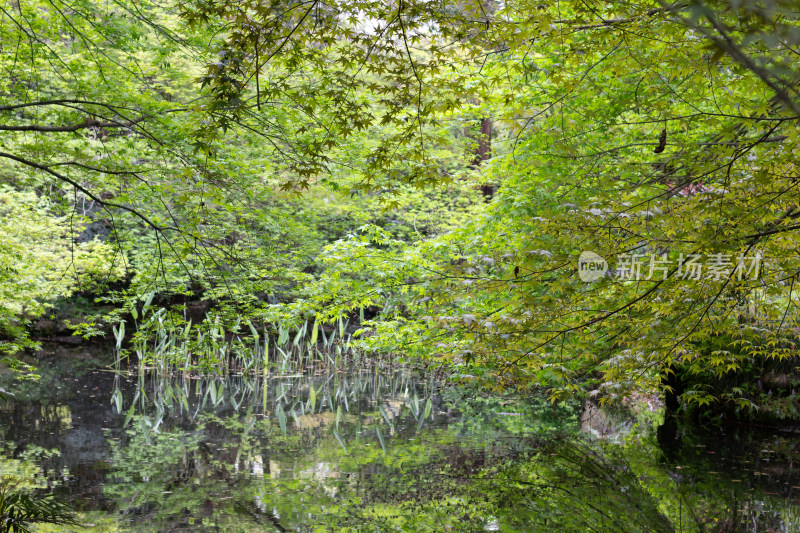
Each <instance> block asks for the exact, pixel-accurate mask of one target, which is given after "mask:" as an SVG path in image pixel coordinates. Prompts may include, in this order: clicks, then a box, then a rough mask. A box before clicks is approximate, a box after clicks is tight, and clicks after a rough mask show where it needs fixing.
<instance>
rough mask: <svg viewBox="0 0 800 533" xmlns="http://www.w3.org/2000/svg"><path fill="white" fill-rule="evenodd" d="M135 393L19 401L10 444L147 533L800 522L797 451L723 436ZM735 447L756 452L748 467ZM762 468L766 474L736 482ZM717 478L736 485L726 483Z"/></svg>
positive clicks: (343, 390) (350, 398) (391, 389)
mask: <svg viewBox="0 0 800 533" xmlns="http://www.w3.org/2000/svg"><path fill="white" fill-rule="evenodd" d="M212 383H213V385H212ZM113 384H114V380H113V376H110V375H107V374H102V375H101V376H99V377H98V376H94V377H92V378H90V379H87V381H81V382H76V384H75V387H76V390H78V391H85V390H89V391H92V394H96V395H97V396H98V397H102V398H108V391H110V390H112V388H113ZM119 386H120V387H121V389H120V390H121V395H122V398H121V399H122V405H123V409H122V412H121V413H117V412H116V407H112V406H111V404H109V403H108V402H107V401H98V400H97V398H90V397H87V396H86V395H85V394H84V395H81V396H79V397H78V398H77V399H74V400H70V401H68V402H67V403H66V404H62V405H47V406H43V405H41V404H38V403H37V404H21V403H20V404H16V405H12V406H8V407H6V408H4V409H3V410H2V413H0V417H2V421H3V425H2V427H0V432H2V435H3V437H4V438H5V439H6V440H7V441H8V440H13V441H14V442H16V443H17V449H16V450H12V451H11V452H12V453H18V451H19V450H22V449H24V448H26V447H27V446H29V445H34V444H35V445H41V446H43V447H46V448H48V449H60V450H62V455H61V456H58V457H51V458H47V459H42V460H41V461H40V464H42V465H46V466H47V468H48V469H50V470H49V471H50V472H51V473H53V478H57V477H58V475H56V473H63V472H67V471H68V472H69V474H70V475H71V476H72V477H70V478H69V480H68V481H63V480H62V481H60V482H61V483H62V484H63V485H62V489H61V490H62V494H64V495H67V494H69V497H70V498H71V499H72V502H73V503H75V504H76V505H77V506H78V507H79V508H81V509H102V510H105V511H110V512H116V513H117V517H118V520H119V522H120V525H121V526H124V527H126V528H130V529H132V530H136V531H202V530H204V529H205V530H213V529H215V528H217V529H221V530H226V531H275V530H278V531H279V530H281V528H283V529H285V530H290V531H291V530H301V531H302V530H306V529H309V528H312V527H314V526H319V527H328V528H334V529H335V528H344V527H352V528H353V529H354V530H363V529H364V528H367V529H369V530H370V531H374V530H375V528H376V527H378V528H380V529H381V530H384V529H398V528H399V529H401V530H406V531H440V530H442V529H443V528H444V527H445V526H446V527H451V528H452V530H454V531H484V530H486V529H487V528H490V529H491V528H493V527H497V528H499V530H502V531H554V530H558V531H581V532H583V531H672V530H676V531H700V530H701V529H700V527H699V526H697V523H698V522H699V523H701V524H704V526H703V527H706V530H708V531H720V532H721V531H768V530H769V529H770V528H772V529H776V530H780V529H779V526H780V527H784V529H785V527H786V524H792V523H797V522H796V521H794V522H792V520H793V519H792V516H793V513H795V512H796V509H795V507H792V506H791V504H789V503H788V500H786V501H784V502H783V503H782V502H781V500H780V499H775V498H773V499H770V498H769V496H766V494H767V493H769V492H776V490H775V483H779V484H781V486H782V487H783V486H785V485H784V484H788V483H791V480H792V479H796V476H795V475H794V469H793V466H792V458H793V457H796V456H797V450H796V446H795V445H790V446H783V447H781V446H779V445H777V444H775V442H777V441H775V439H773V441H771V442H772V443H773V444H769V447H770V448H772V451H771V452H770V453H768V454H764V453H761V455H758V453H756V451H758V450H757V449H759V447H761V448H760V449H762V450H763V449H764V447H765V446H767V445H765V443H766V442H767V440H765V439H761V440H753V441H752V442H751V443H749V444H748V445H747V447H743V442H744V441H742V440H741V439H739V440H737V439H736V438H728V439H727V440H726V439H720V438H719V437H714V438H712V439H710V440H713V441H718V446H719V448H717V449H716V450H711V449H710V448H701V447H700V445H701V444H702V443H704V442H706V441H707V440H709V439H707V438H706V439H701V438H700V437H697V436H695V435H693V434H690V433H687V432H686V431H685V430H683V431H682V432H681V435H682V440H681V442H680V446H679V447H678V448H676V449H673V450H671V452H670V454H667V453H664V450H662V449H660V448H659V445H658V443H657V441H656V440H655V438H653V439H652V440H649V439H648V438H638V440H634V441H631V442H630V443H627V444H626V443H624V441H622V440H619V439H618V442H617V443H616V444H615V443H611V442H609V441H608V440H606V439H598V440H591V441H588V440H584V439H585V437H577V436H575V434H576V433H577V432H578V430H579V428H580V427H581V425H582V424H583V425H584V426H586V425H587V424H589V425H590V426H591V427H592V428H595V429H597V428H596V426H597V424H596V423H591V424H590V423H589V422H590V421H588V419H587V416H588V415H587V414H586V413H583V415H584V416H581V412H582V411H581V409H580V408H579V407H578V406H572V407H570V406H550V405H549V404H548V402H546V401H545V400H537V399H535V398H530V399H524V400H523V399H519V398H518V399H516V400H513V401H511V400H509V399H500V398H493V397H486V396H476V395H471V394H469V393H468V392H465V391H464V390H461V389H456V390H454V389H442V390H440V389H437V388H435V387H433V386H432V385H431V384H430V383H428V382H426V381H424V380H416V379H413V378H412V377H410V376H409V375H407V374H406V375H404V374H402V373H394V374H383V375H375V374H355V375H350V376H341V375H339V376H336V375H333V376H324V377H314V378H310V377H306V376H295V377H291V378H285V379H283V380H278V379H273V380H267V381H266V384H265V380H264V379H262V378H259V379H257V380H253V379H252V378H251V379H244V378H235V379H229V380H226V381H224V382H222V381H221V380H211V379H206V380H180V379H177V380H169V379H161V380H154V381H151V380H146V381H144V382H138V383H137V382H136V381H131V382H126V381H125V380H124V379H123V380H120V381H119ZM86 387H88V389H87V388H86ZM95 387H98V388H99V389H100V391H95V390H94V388H95ZM212 387H213V392H212ZM312 390H313V391H314V393H313V396H314V399H313V401H312ZM137 394H138V397H137V398H136V401H135V403H134V401H133V400H134V397H136V396H137ZM428 399H430V402H428ZM112 401H115V400H114V399H113V398H112ZM312 404H313V405H312ZM132 405H133V406H134V410H133V411H132V412H130V411H129V410H130V407H131V406H132ZM279 405H280V406H281V408H282V409H283V410H284V412H285V415H286V420H285V422H286V428H285V429H286V432H285V435H284V431H283V430H282V427H281V424H280V423H279V421H278V416H277V407H278V406H279ZM428 405H430V411H429V415H426V414H425V413H426V410H427V409H426V406H428ZM129 413H132V414H130V417H129V416H128V414H129ZM594 414H595V415H597V413H594ZM616 416H617V414H608V413H604V414H603V417H602V420H601V422H602V424H601V425H602V427H603V428H607V427H612V426H613V427H614V428H623V429H626V430H627V429H628V425H629V424H628V422H625V421H624V420H623V418H616ZM128 418H129V419H128ZM126 419H128V420H127V424H126V426H125V428H124V430H123V429H122V425H123V423H124V422H125V420H126ZM420 420H422V424H421V423H420ZM598 423H599V422H598ZM597 427H599V426H597ZM104 428H109V429H104ZM334 430H336V431H337V434H338V437H340V438H341V439H342V443H343V444H344V445H346V447H347V453H345V452H344V449H343V446H342V443H340V442H339V440H338V439H337V437H336V436H335V435H334V433H333V431H334ZM379 432H380V435H381V437H379ZM565 432H567V433H570V432H571V434H572V435H573V436H571V437H570V436H565ZM600 433H608V431H602V432H600ZM611 433H612V434H617V433H618V432H616V431H614V432H611ZM623 433H624V432H623ZM520 435H523V436H520ZM558 435H561V436H558ZM621 435H622V434H621V433H619V434H618V435H617V436H618V437H620V438H621ZM751 435H752V433H751ZM12 436H13V439H10V437H12ZM728 437H730V436H728ZM630 438H631V439H633V437H630ZM737 446H738V447H739V449H738V455H739V456H741V455H742V454H743V453H751V452H752V453H756V455H757V457H753V458H751V459H742V458H741V457H740V458H739V459H737V458H736V456H737V453H736V452H737ZM384 450H385V451H384ZM745 450H746V451H745ZM709 451H716V453H715V454H712V453H708V452H709ZM759 453H760V452H759ZM720 456H725V457H728V459H727V461H728V462H727V463H726V464H725V465H724V466H720V465H719V464H718V461H717V462H715V460H716V458H718V457H720ZM746 460H751V462H752V468H753V470H758V471H759V475H758V476H756V475H755V474H753V475H752V476H751V477H744V476H742V477H743V479H742V480H741V481H740V482H738V483H734V482H732V481H731V477H732V476H740V474H741V469H739V470H737V461H739V462H744V461H746ZM687 465H690V466H691V468H687ZM715 470H720V471H722V472H723V474H721V475H720V476H719V477H717V478H710V477H709V475H708V472H709V471H715ZM726 471H727V472H729V473H728V474H725V473H724V472H726ZM761 474H770V475H774V477H773V478H772V480H771V479H770V476H768V475H761ZM734 479H735V478H734ZM739 487H741V488H740V489H739ZM750 489H753V490H752V491H751V490H750ZM780 496H781V497H786V498H788V497H791V491H790V490H789V489H788V488H786V490H785V491H784V492H781V493H780ZM737 499H738V500H737ZM715 518H716V519H717V520H716V521H715V520H714V519H715ZM744 523H750V524H756V525H754V526H752V527H751V528H750V529H746V528H744V526H743V524H744ZM203 524H205V525H203Z"/></svg>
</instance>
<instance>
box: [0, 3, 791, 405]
mask: <svg viewBox="0 0 800 533" xmlns="http://www.w3.org/2000/svg"><path fill="white" fill-rule="evenodd" d="M795 8H796V6H794V3H793V2H788V1H783V2H782V1H773V2H756V1H753V2H748V1H744V2H743V1H740V0H731V1H709V2H694V1H690V2H674V3H670V2H660V1H654V2H614V3H608V2H599V1H594V0H580V1H578V0H575V1H572V0H567V1H563V2H556V3H544V4H543V3H540V2H530V1H528V0H511V1H507V2H502V3H500V2H491V1H485V2H477V1H476V2H473V1H469V0H462V1H459V2H444V1H439V0H433V1H413V0H412V1H406V0H400V1H399V2H389V3H386V2H373V1H368V0H367V1H360V0H342V1H336V2H322V1H318V0H313V1H303V2H294V1H291V2H286V1H283V2H261V1H255V0H243V1H239V0H224V1H215V2H211V1H199V0H198V1H184V2H171V1H167V2H157V1H151V0H148V1H145V2H141V1H132V0H131V1H128V0H114V1H112V2H105V3H100V2H96V1H95V0H15V1H14V2H12V4H11V5H9V6H6V7H2V8H0V68H2V70H3V71H4V72H5V73H6V75H5V76H3V78H2V81H0V158H2V159H3V160H4V162H5V163H6V165H4V166H3V168H2V170H0V173H1V174H0V179H2V181H3V183H4V184H5V186H6V187H8V192H7V193H3V194H7V195H9V197H11V196H13V195H22V196H18V198H19V202H20V204H21V205H30V206H31V209H32V210H33V214H30V213H27V212H26V213H25V214H14V215H13V219H14V224H16V225H19V224H23V225H25V226H26V227H37V228H45V229H43V230H41V231H48V232H51V233H53V234H54V235H55V233H58V234H59V236H58V238H55V237H54V238H53V239H51V241H57V240H58V239H61V241H60V242H59V243H58V244H53V242H49V243H47V244H41V245H40V244H39V243H38V242H37V241H36V239H33V240H32V241H29V245H30V246H31V249H30V250H28V251H26V254H28V255H25V254H22V255H21V253H20V252H15V251H14V250H17V249H19V247H20V246H24V244H22V243H24V241H25V239H24V237H23V236H21V235H24V232H25V231H29V230H25V229H21V230H13V231H11V230H6V229H5V228H6V227H9V228H11V229H13V228H12V226H10V225H9V224H10V222H9V220H10V217H5V220H4V222H3V225H4V233H6V234H7V235H8V237H4V239H5V240H4V241H2V242H3V248H2V249H1V250H2V251H1V252H0V253H1V254H2V256H0V265H3V266H4V273H3V276H4V278H2V280H1V282H2V283H3V285H2V286H0V287H2V289H3V293H2V294H4V295H5V294H13V293H17V294H21V293H20V292H19V291H20V290H21V289H19V287H25V288H26V289H25V290H27V291H29V292H27V293H25V294H26V295H27V296H25V298H31V299H34V300H36V301H37V302H40V303H42V304H43V303H44V302H45V301H46V300H47V298H48V297H53V296H57V295H59V294H61V295H66V294H68V293H69V292H70V291H72V290H73V289H74V288H75V287H83V288H82V289H81V290H83V291H85V292H89V293H94V294H102V296H103V298H105V299H106V300H110V301H112V302H115V303H117V304H118V308H117V310H116V311H114V312H112V313H111V315H109V316H106V317H105V318H104V320H106V321H109V322H110V321H116V320H118V319H119V317H120V316H122V314H123V313H125V312H129V311H131V310H132V309H135V308H136V306H137V305H140V304H139V303H137V302H140V301H141V300H142V299H143V298H145V297H146V295H147V294H150V293H157V294H159V295H160V298H161V302H162V304H163V305H164V306H167V307H169V306H176V305H178V304H179V303H180V302H182V301H183V300H181V299H180V297H181V296H186V295H195V296H197V295H199V297H200V298H202V299H205V300H209V301H213V302H214V303H215V305H216V306H217V308H218V309H219V310H220V312H221V313H223V315H224V317H225V319H226V320H227V321H228V324H229V327H230V328H232V329H235V328H236V327H238V324H239V323H240V322H241V321H242V318H244V319H245V320H249V321H252V322H262V323H268V324H275V323H281V324H290V323H294V324H298V325H299V324H300V323H301V322H303V321H305V320H308V319H313V320H314V321H315V322H316V321H320V322H324V321H326V320H332V319H335V318H337V317H338V316H341V315H349V314H356V313H359V310H363V309H365V308H371V309H373V310H374V312H375V313H377V316H375V317H374V318H373V319H372V320H366V318H365V320H364V321H363V322H362V328H361V333H362V337H363V343H364V345H365V346H366V347H368V348H371V349H374V350H388V351H392V352H398V353H403V354H406V355H409V356H416V357H422V358H424V359H426V360H429V361H436V362H440V363H444V364H447V365H449V366H450V368H452V369H454V370H455V372H456V375H459V376H461V377H463V378H464V379H468V380H480V381H481V382H483V383H485V384H489V385H491V386H493V387H498V388H503V387H510V386H527V385H530V384H537V385H543V386H545V387H547V388H548V389H549V390H550V392H551V394H552V395H553V397H561V396H563V395H568V394H571V393H573V392H574V391H575V390H577V389H578V388H579V387H583V386H585V385H586V384H587V383H588V384H590V385H592V387H591V388H592V389H593V390H594V391H595V392H596V393H603V394H617V393H624V392H625V391H627V390H630V389H633V388H638V387H641V386H651V385H653V384H656V383H659V382H660V380H661V379H662V377H663V376H664V375H665V374H669V373H670V372H672V371H673V368H674V367H675V365H677V364H681V365H683V366H685V367H686V368H688V369H689V371H690V372H695V373H704V372H707V373H711V374H712V375H714V376H717V377H719V376H723V375H725V374H727V373H729V372H735V371H736V370H738V369H740V368H741V366H742V364H743V361H745V360H746V359H748V358H752V357H754V356H761V357H774V358H787V357H791V356H794V355H796V340H795V338H796V332H797V331H798V330H797V327H798V324H797V316H798V314H797V312H796V303H795V301H794V299H793V290H794V282H795V280H796V278H797V274H798V261H797V253H796V249H797V248H796V243H797V231H798V229H800V224H798V218H799V217H800V203H799V202H798V195H797V189H796V186H797V184H798V174H797V169H798V166H797V160H796V157H797V156H796V155H795V153H796V152H795V150H793V148H794V147H795V146H796V145H797V141H798V128H797V125H798V122H797V121H798V119H800V92H798V77H800V70H798V57H800V48H798V46H799V45H800V24H798V13H797V11H796V9H795ZM487 120H488V121H489V122H487ZM476 123H480V124H481V126H482V127H481V130H482V131H483V133H482V135H483V136H484V137H483V138H481V137H480V134H479V135H477V136H476V135H475V134H471V133H468V132H467V131H465V130H469V129H470V128H471V127H473V126H474V125H475V124H476ZM487 124H488V125H489V126H490V127H489V128H488V130H487V128H486V127H484V126H486V125H487ZM473 129H474V128H473ZM487 133H488V135H489V136H491V153H490V154H489V155H490V156H491V157H488V158H484V156H485V155H486V154H487V149H488V148H487V147H488V144H487V141H488V139H487V138H486V136H487ZM476 144H478V145H481V148H480V149H481V150H482V152H481V157H479V158H477V159H476V158H475V157H474V156H473V155H472V152H473V151H474V150H475V146H476ZM481 184H493V185H494V186H496V192H495V194H494V196H493V198H491V201H488V202H485V203H483V202H481V201H480V200H479V199H478V198H477V197H476V193H475V188H476V187H477V186H478V185H481ZM4 190H6V189H4ZM431 190H436V191H440V192H438V193H431V192H429V191H431ZM443 190H444V191H446V193H441V191H443ZM33 193H35V194H33ZM31 194H33V196H31ZM436 194H442V196H440V197H437V196H435V195H436ZM26 195H27V196H26ZM37 198H43V199H46V202H44V203H42V202H40V201H39V200H37ZM14 209H20V208H19V207H15V208H14ZM431 212H438V213H441V214H442V216H441V217H440V218H437V217H433V218H431V215H430V214H429V213H431ZM420 216H422V217H423V218H425V217H428V220H426V221H425V224H424V226H425V227H424V228H422V230H421V231H420V226H421V225H423V224H419V225H418V223H420V222H421V221H419V220H418V219H419V217H420ZM337 220H338V221H341V220H345V222H344V223H342V224H341V226H337V222H336V221H337ZM339 227H340V228H341V230H338V229H337V228H339ZM67 228H72V229H67ZM92 228H94V231H96V233H98V235H99V238H98V240H97V241H96V242H95V241H93V240H92V237H93V235H92V231H90V230H91V229H92ZM37 231H38V230H37ZM75 232H77V234H74V233H75ZM6 241H7V242H6ZM92 242H95V244H91V243H92ZM76 244H77V245H79V247H80V250H79V251H76V250H75V249H74V246H75V245H76ZM586 253H588V255H586ZM581 254H584V255H583V256H582V255H581ZM37 257H38V258H39V259H37ZM42 257H52V259H48V261H51V262H50V263H49V265H50V266H45V265H44V264H42V263H41V258H42ZM581 257H583V258H584V259H586V258H593V259H594V263H593V266H591V268H594V267H597V268H599V269H600V270H599V271H597V272H600V274H598V276H593V275H592V276H589V277H594V278H595V279H593V280H591V281H584V279H583V278H584V277H585V276H586V275H587V273H588V272H589V271H588V269H589V268H590V266H589V262H588V261H583V262H580V261H579V259H580V258H581ZM19 261H23V262H26V263H28V264H31V265H33V263H37V262H38V264H37V266H36V267H34V266H30V267H28V266H19V265H17V264H16V262H19ZM67 265H73V266H72V267H69V266H67ZM81 265H83V266H81ZM56 269H59V270H62V271H64V272H67V274H66V275H65V276H62V277H63V278H65V279H66V278H69V279H72V278H76V277H81V276H83V279H84V280H86V279H87V277H88V279H89V281H74V282H73V281H69V282H64V283H66V284H65V285H59V284H60V283H62V281H61V279H62V278H59V277H58V276H55V277H54V275H53V272H54V270H56ZM101 271H104V272H106V273H107V274H106V275H105V276H103V275H101ZM22 272H27V273H28V274H30V276H29V277H28V278H26V277H25V275H22V274H21V273H22ZM592 272H594V271H592ZM99 280H105V281H104V283H106V284H107V283H109V282H118V283H117V285H116V286H108V288H107V289H105V290H104V289H101V288H98V285H97V283H98V281H99ZM52 283H55V284H56V285H58V288H57V289H53V288H51V287H50V284H52ZM81 284H83V285H81ZM112 289H113V290H112ZM48 294H49V295H50V296H48ZM2 297H3V304H4V307H5V309H6V311H5V312H4V314H3V315H2V316H0V323H1V324H2V325H3V328H4V329H5V330H6V336H7V337H8V338H10V339H12V341H9V342H7V343H6V345H5V346H6V347H7V350H6V351H13V349H16V348H17V347H18V346H19V345H20V342H19V338H20V335H22V334H21V333H19V329H18V326H19V323H20V320H24V319H26V318H31V317H32V316H34V315H36V314H37V313H39V314H40V313H41V312H42V307H41V305H40V304H39V303H37V305H35V306H33V307H29V308H28V312H27V314H26V313H25V312H24V310H23V309H21V308H17V307H14V305H15V304H13V298H12V297H10V296H2ZM31 309H37V311H33V312H32V311H30V310H31ZM180 316H181V313H180V312H178V313H175V314H174V317H177V318H178V319H179V318H180ZM184 317H185V314H184ZM94 328H95V326H93V325H92V324H91V323H90V324H87V325H85V327H84V329H83V331H84V332H85V333H91V332H92V331H96V329H94ZM663 386H666V387H668V386H669V385H663ZM716 394H717V393H716V392H715V391H713V390H711V389H703V388H698V389H694V390H690V391H686V392H685V396H686V397H687V398H689V399H694V400H696V401H699V402H707V401H710V400H711V398H712V397H714V396H715V395H716ZM724 395H726V397H727V398H728V399H731V400H733V401H740V402H745V400H744V399H743V398H741V395H740V391H737V390H728V391H725V392H724Z"/></svg>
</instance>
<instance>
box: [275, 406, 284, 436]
mask: <svg viewBox="0 0 800 533" xmlns="http://www.w3.org/2000/svg"><path fill="white" fill-rule="evenodd" d="M276 414H277V415H278V424H280V426H281V433H282V434H283V436H284V437H285V436H286V412H285V411H284V410H283V406H282V405H281V404H278V407H277V409H276Z"/></svg>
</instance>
